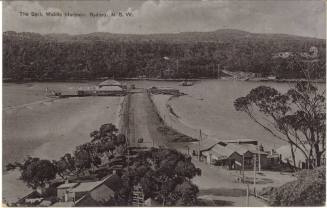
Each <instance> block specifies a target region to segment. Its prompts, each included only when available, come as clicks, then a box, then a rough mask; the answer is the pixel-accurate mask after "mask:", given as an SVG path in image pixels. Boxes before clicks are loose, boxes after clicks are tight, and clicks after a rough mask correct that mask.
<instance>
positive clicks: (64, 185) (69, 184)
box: [57, 183, 79, 189]
mask: <svg viewBox="0 0 327 208" xmlns="http://www.w3.org/2000/svg"><path fill="white" fill-rule="evenodd" d="M78 184H79V183H64V184H61V185H60V186H58V187H57V188H61V189H65V188H74V187H75V186H77V185H78Z"/></svg>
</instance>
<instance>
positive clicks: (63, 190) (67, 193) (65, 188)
mask: <svg viewBox="0 0 327 208" xmlns="http://www.w3.org/2000/svg"><path fill="white" fill-rule="evenodd" d="M78 185H79V183H68V181H66V182H65V183H64V184H61V185H60V186H58V187H57V198H59V200H60V201H65V202H67V201H73V199H74V196H73V194H72V193H73V192H72V189H73V188H75V187H76V186H78Z"/></svg>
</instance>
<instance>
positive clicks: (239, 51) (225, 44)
mask: <svg viewBox="0 0 327 208" xmlns="http://www.w3.org/2000/svg"><path fill="white" fill-rule="evenodd" d="M3 36H4V37H3V57H4V59H3V60H4V63H3V69H4V70H3V73H4V77H5V78H11V79H13V80H18V81H20V80H24V79H33V80H68V79H95V78H99V77H137V76H147V77H162V78H169V77H174V78H192V77H217V75H218V64H219V65H220V68H221V69H222V68H225V69H228V70H231V71H246V72H255V73H260V74H262V75H263V76H267V75H271V74H273V75H276V76H277V77H280V78H304V77H305V76H304V75H305V74H304V73H303V72H302V71H301V70H298V69H297V66H296V65H294V64H293V60H292V59H291V58H290V59H282V58H279V59H274V58H273V54H275V53H278V52H284V51H292V52H295V53H301V52H305V51H309V48H310V47H311V46H316V47H317V48H318V51H319V54H318V57H317V60H318V61H317V66H316V67H315V68H313V69H312V70H313V72H312V75H313V77H312V78H321V77H324V76H325V47H326V46H325V41H324V40H320V39H314V38H301V37H295V36H286V35H267V34H253V33H247V32H244V31H237V30H218V31H214V32H206V33H180V34H158V35H122V34H119V35H115V34H110V33H93V34H88V35H75V36H70V35H60V34H52V35H40V34H35V33H16V32H5V33H4V34H3ZM165 56H167V57H169V60H164V59H163V57H165ZM166 69H170V71H171V72H169V73H168V72H167V70H166Z"/></svg>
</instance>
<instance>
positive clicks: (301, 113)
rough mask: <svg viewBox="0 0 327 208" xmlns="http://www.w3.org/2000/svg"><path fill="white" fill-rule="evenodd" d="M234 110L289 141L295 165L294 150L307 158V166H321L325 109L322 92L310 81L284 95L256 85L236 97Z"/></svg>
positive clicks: (279, 137) (296, 86) (270, 88)
mask: <svg viewBox="0 0 327 208" xmlns="http://www.w3.org/2000/svg"><path fill="white" fill-rule="evenodd" d="M234 107H235V109H236V110H237V111H241V112H245V113H246V114H247V115H248V116H249V117H250V118H251V119H252V120H253V121H255V122H256V123H257V124H259V125H260V126H261V127H263V128H264V129H265V130H266V131H268V132H269V133H271V134H272V135H273V136H274V137H275V138H277V139H280V140H282V141H285V142H288V143H289V144H290V146H291V151H292V157H293V165H294V166H296V163H295V155H294V149H295V148H296V149H299V150H300V151H301V152H302V153H303V155H304V156H305V157H306V159H307V162H308V165H309V167H315V166H320V161H321V156H322V154H324V152H325V121H326V113H325V109H326V106H325V97H324V91H322V92H319V90H318V88H317V87H316V86H314V85H313V84H312V83H311V82H298V83H296V85H295V86H294V87H292V88H291V89H290V90H288V92H287V93H284V94H282V93H280V92H278V91H277V90H276V89H274V88H272V87H267V86H259V87H257V88H255V89H252V90H251V91H250V93H249V94H248V95H246V96H245V97H240V98H237V99H236V100H235V101H234Z"/></svg>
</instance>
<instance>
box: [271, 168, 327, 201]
mask: <svg viewBox="0 0 327 208" xmlns="http://www.w3.org/2000/svg"><path fill="white" fill-rule="evenodd" d="M325 202H326V167H325V166H321V167H319V168H316V169H313V170H304V171H301V172H299V174H298V176H297V180H295V181H292V182H289V183H286V184H284V185H282V186H281V187H277V188H273V189H272V190H271V191H270V193H269V204H270V205H271V206H324V205H325Z"/></svg>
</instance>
